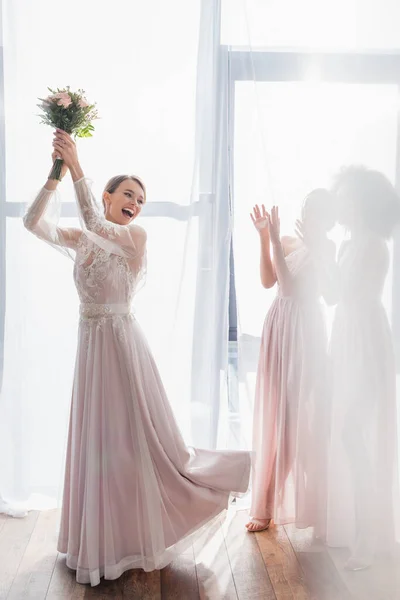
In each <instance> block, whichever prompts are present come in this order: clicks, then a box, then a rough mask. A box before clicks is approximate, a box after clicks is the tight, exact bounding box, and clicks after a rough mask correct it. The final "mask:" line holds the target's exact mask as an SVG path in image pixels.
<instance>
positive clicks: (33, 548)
mask: <svg viewBox="0 0 400 600" xmlns="http://www.w3.org/2000/svg"><path fill="white" fill-rule="evenodd" d="M57 520H58V511H56V510H52V511H47V512H42V513H40V514H39V516H38V519H37V521H36V525H35V528H34V530H33V532H32V535H31V538H30V540H29V543H28V545H27V548H26V551H25V554H24V556H23V558H22V561H21V563H20V565H19V568H18V572H17V574H16V576H15V579H14V581H13V583H12V586H11V588H10V591H9V594H8V596H7V600H28V599H29V600H30V599H35V600H36V599H37V600H41V599H44V598H45V597H46V594H47V590H48V587H49V584H50V581H51V577H52V575H53V571H54V567H55V563H56V560H57V553H56V551H55V548H56V544H57V531H56V528H57Z"/></svg>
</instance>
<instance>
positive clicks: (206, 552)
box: [193, 519, 237, 600]
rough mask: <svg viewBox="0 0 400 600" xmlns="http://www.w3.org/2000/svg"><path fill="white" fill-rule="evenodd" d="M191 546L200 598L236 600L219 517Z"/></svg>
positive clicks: (207, 599) (203, 599)
mask: <svg viewBox="0 0 400 600" xmlns="http://www.w3.org/2000/svg"><path fill="white" fill-rule="evenodd" d="M193 547H194V555H195V562H196V570H197V581H198V584H199V594H200V598H201V600H237V593H236V588H235V582H234V580H233V575H232V570H231V565H230V562H229V556H228V552H227V550H226V545H225V539H224V534H223V532H222V528H221V519H218V520H217V521H215V522H214V523H213V524H212V525H211V526H210V527H209V528H207V529H206V531H205V532H204V533H203V534H202V535H201V537H200V538H199V539H198V540H196V542H195V544H194V546H193Z"/></svg>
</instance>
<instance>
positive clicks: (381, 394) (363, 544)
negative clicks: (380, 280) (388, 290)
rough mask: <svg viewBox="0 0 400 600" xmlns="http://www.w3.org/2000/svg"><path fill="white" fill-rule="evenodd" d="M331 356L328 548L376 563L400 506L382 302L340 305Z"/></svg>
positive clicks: (390, 360) (391, 368)
mask: <svg viewBox="0 0 400 600" xmlns="http://www.w3.org/2000/svg"><path fill="white" fill-rule="evenodd" d="M331 354H332V361H333V374H334V393H333V400H332V426H331V442H330V452H329V471H328V472H329V504H328V543H329V544H330V545H332V546H337V547H339V546H341V547H348V548H350V549H351V550H352V552H353V553H354V554H355V555H356V556H357V557H358V558H360V559H362V560H366V561H371V560H373V558H374V556H375V555H376V554H377V553H381V552H385V553H386V552H387V551H391V549H392V548H393V545H394V541H395V520H396V519H395V512H396V511H395V507H396V503H397V502H398V500H397V498H398V460H397V452H398V449H397V446H398V440H397V426H396V390H395V384H396V370H395V362H394V352H393V346H392V339H391V332H390V327H389V323H388V319H387V316H386V312H385V310H384V308H383V306H382V305H381V304H380V302H379V301H375V302H367V301H365V302H364V304H363V305H362V306H361V305H358V304H351V303H349V304H345V303H343V304H340V305H338V307H337V311H336V316H335V321H334V324H333V330H332V341H331Z"/></svg>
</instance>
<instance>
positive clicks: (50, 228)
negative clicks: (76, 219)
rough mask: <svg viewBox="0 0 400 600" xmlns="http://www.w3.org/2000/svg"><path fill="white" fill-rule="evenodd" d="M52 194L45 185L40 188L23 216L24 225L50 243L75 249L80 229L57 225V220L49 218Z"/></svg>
mask: <svg viewBox="0 0 400 600" xmlns="http://www.w3.org/2000/svg"><path fill="white" fill-rule="evenodd" d="M53 196H54V192H53V191H52V190H47V189H46V188H45V187H44V188H42V189H41V190H40V192H39V194H38V195H37V196H36V198H35V200H34V202H33V203H32V204H31V206H30V207H29V208H28V210H27V212H26V214H25V216H24V218H23V222H24V226H25V227H26V229H28V231H30V232H31V233H33V234H35V235H36V236H37V237H38V238H40V239H42V240H44V241H46V242H48V243H49V244H51V245H54V246H59V247H64V248H71V249H73V250H75V249H76V246H77V244H78V242H79V238H80V235H81V230H80V229H75V228H62V227H58V225H57V222H54V221H53V220H52V219H51V216H50V201H51V199H52V198H53Z"/></svg>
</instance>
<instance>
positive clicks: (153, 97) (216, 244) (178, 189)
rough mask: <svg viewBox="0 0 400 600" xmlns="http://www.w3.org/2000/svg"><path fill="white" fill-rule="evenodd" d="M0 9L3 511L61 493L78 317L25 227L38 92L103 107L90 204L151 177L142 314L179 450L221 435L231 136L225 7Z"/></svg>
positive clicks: (38, 178)
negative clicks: (226, 146) (223, 108)
mask: <svg viewBox="0 0 400 600" xmlns="http://www.w3.org/2000/svg"><path fill="white" fill-rule="evenodd" d="M2 14H3V33H4V57H5V61H4V97H5V123H6V129H5V136H4V139H3V142H4V143H3V146H2V148H3V147H4V149H5V175H6V189H5V191H4V194H3V195H2V197H1V212H0V218H1V228H2V232H3V231H4V234H5V236H3V235H2V237H1V240H0V244H3V243H4V247H3V252H2V255H1V260H2V261H3V260H4V262H5V266H6V269H3V268H2V272H1V277H2V280H1V284H0V286H1V289H0V294H1V303H3V301H4V303H5V307H6V310H5V333H4V339H2V340H0V342H1V343H2V347H3V349H4V369H3V382H2V389H1V396H0V457H1V459H0V490H1V494H2V495H3V496H4V497H5V498H6V499H8V500H9V501H10V502H13V503H15V502H16V501H26V500H27V499H29V502H28V504H29V505H30V506H35V505H37V506H44V505H46V502H48V503H49V505H52V504H53V503H54V501H55V500H56V499H57V498H59V496H60V485H61V482H62V475H63V473H62V464H63V456H64V449H65V448H64V445H65V438H66V432H67V424H68V412H69V403H70V395H71V382H72V372H73V367H74V353H75V344H76V330H77V319H78V299H77V295H76V292H75V289H74V286H73V282H72V267H73V265H72V261H68V260H67V259H66V258H64V257H63V256H61V255H60V254H59V253H57V252H55V251H54V250H53V249H52V248H50V247H48V246H47V245H46V244H42V243H40V241H39V240H37V239H35V238H34V237H33V236H30V235H29V234H28V233H27V232H26V231H25V230H24V228H23V225H22V220H21V216H22V215H23V213H24V210H25V206H26V203H29V202H31V201H32V199H33V198H34V196H35V193H36V191H37V190H38V189H39V188H40V186H41V185H43V184H44V182H45V180H46V176H47V174H48V171H49V167H50V164H51V163H50V154H51V139H52V135H51V131H50V130H49V129H47V128H46V127H44V126H43V125H40V124H39V118H38V117H37V116H36V113H37V112H38V111H37V110H35V106H36V103H37V97H38V96H43V95H45V94H46V90H47V86H50V87H63V86H65V85H70V86H71V88H83V89H84V90H85V91H86V93H87V96H88V98H89V99H90V100H93V101H96V102H97V104H98V109H99V113H100V117H101V119H100V120H99V121H98V122H97V123H96V132H95V135H94V137H93V139H91V140H82V141H79V143H78V148H79V153H80V157H81V162H82V165H83V168H84V171H85V174H86V175H87V176H88V177H90V178H91V179H93V181H94V187H95V191H96V193H97V196H98V198H100V195H101V191H102V189H103V186H104V184H105V182H106V181H107V180H108V178H109V177H111V176H113V175H115V174H119V173H134V174H138V175H139V176H140V177H142V178H143V180H144V181H145V182H146V185H147V190H148V205H147V206H146V208H145V210H144V211H143V217H141V220H142V224H143V226H144V227H145V228H146V230H147V232H148V276H147V284H146V286H145V288H144V289H143V290H142V291H141V292H140V294H139V295H138V298H137V301H136V305H135V311H136V314H137V317H138V320H139V322H140V323H141V325H142V327H143V329H144V331H145V334H146V336H147V338H148V339H149V342H150V345H151V348H152V350H153V352H154V355H155V358H156V361H157V364H158V366H159V368H160V371H161V375H162V378H163V380H164V383H165V385H166V388H167V392H168V395H169V398H170V401H171V404H172V406H173V408H174V410H175V414H176V416H177V419H178V421H179V424H180V426H181V428H182V431H183V433H184V435H185V438H186V440H187V442H188V443H191V442H195V443H196V444H197V445H201V446H203V447H213V446H214V447H215V446H216V445H217V444H222V443H224V439H226V438H224V437H222V435H221V434H220V432H221V431H223V430H224V427H223V426H222V424H221V423H222V421H221V419H222V416H221V415H222V414H223V411H221V409H220V406H221V404H224V402H225V403H226V398H227V394H226V340H227V332H228V329H227V325H228V319H227V309H228V272H229V262H228V257H229V247H230V246H229V244H230V238H229V225H230V221H229V204H228V196H227V193H226V190H227V179H226V177H224V178H223V177H222V175H221V169H219V166H220V164H221V161H222V162H223V160H224V159H223V158H221V157H219V155H218V150H219V148H220V144H221V139H222V138H223V136H224V135H225V137H226V126H225V125H224V124H223V118H222V117H221V114H220V113H219V112H218V111H219V98H220V94H219V93H218V92H217V89H218V86H219V70H220V58H219V54H218V52H217V50H218V47H219V15H220V7H219V2H217V1H216V0H205V1H204V2H202V3H200V1H195V2H186V1H185V0H171V1H170V2H163V1H162V0H149V1H148V2H140V1H132V0H129V1H128V0H117V1H116V2H114V3H113V4H112V5H110V4H101V3H99V2H95V1H94V0H89V1H87V2H84V3H82V2H79V1H78V0H72V1H70V2H68V4H67V5H57V4H54V2H50V1H49V0H40V1H39V2H36V1H33V0H12V1H11V0H9V1H7V2H5V3H3V11H2ZM182 24H184V26H183V25H182ZM221 124H222V125H221ZM222 143H223V142H222ZM2 182H3V178H2ZM61 193H62V199H63V213H62V216H63V222H64V223H65V224H72V223H74V222H75V220H76V209H75V203H74V196H73V190H72V186H71V185H70V183H68V182H63V183H62V186H61ZM4 240H5V242H4ZM1 264H2V267H3V263H1ZM0 306H2V304H0ZM2 317H3V314H2V315H0V319H1V318H2ZM0 333H1V328H0ZM35 502H36V504H35Z"/></svg>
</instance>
